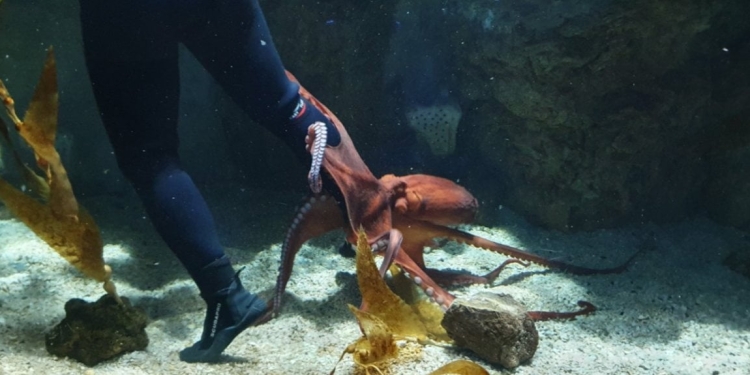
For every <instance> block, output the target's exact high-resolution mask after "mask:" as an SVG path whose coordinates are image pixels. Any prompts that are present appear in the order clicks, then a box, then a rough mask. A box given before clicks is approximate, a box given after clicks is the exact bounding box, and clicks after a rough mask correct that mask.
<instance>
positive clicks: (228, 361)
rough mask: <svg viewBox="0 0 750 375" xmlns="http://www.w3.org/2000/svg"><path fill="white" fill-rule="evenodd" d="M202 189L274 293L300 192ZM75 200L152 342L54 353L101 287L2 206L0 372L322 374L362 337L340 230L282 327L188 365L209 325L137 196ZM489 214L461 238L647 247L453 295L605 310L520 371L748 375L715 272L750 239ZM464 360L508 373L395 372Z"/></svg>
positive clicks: (744, 338) (309, 248)
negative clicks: (535, 222) (75, 311)
mask: <svg viewBox="0 0 750 375" xmlns="http://www.w3.org/2000/svg"><path fill="white" fill-rule="evenodd" d="M205 191H206V192H207V197H208V199H209V204H210V205H211V207H212V209H213V212H214V214H215V216H216V220H217V222H218V225H219V228H220V232H221V235H222V240H223V242H224V244H225V245H226V251H227V253H228V254H229V255H230V256H231V257H232V259H233V261H234V262H235V264H236V265H237V266H239V267H245V270H244V271H243V272H242V273H241V278H242V281H243V283H244V284H245V286H246V287H247V288H248V289H249V290H253V291H259V292H263V293H265V295H267V294H268V293H269V292H270V291H271V289H272V287H273V285H274V283H275V280H276V273H277V268H278V262H279V256H280V243H281V240H282V239H283V237H284V234H285V231H286V226H287V224H288V223H289V221H290V220H291V217H292V216H293V213H294V207H295V205H296V204H297V203H298V202H299V201H300V200H299V199H297V195H298V194H295V193H288V192H268V191H260V190H251V189H242V188H239V187H227V186H223V187H219V188H212V189H206V190H205ZM82 203H83V204H84V205H85V206H86V207H87V208H88V209H89V210H90V211H91V212H92V214H93V215H94V216H95V218H96V219H97V221H98V222H99V225H100V227H101V230H102V236H103V238H104V241H105V244H106V246H105V259H106V261H107V263H109V264H110V265H111V266H112V268H113V269H114V272H115V274H114V277H115V281H116V283H117V286H118V288H119V291H120V294H121V295H123V296H126V297H128V298H130V299H131V301H132V302H133V303H134V304H135V305H136V306H139V307H141V308H143V309H144V310H145V311H146V312H147V314H148V315H149V317H150V319H151V323H150V324H149V326H148V328H147V333H148V335H149V338H150V340H151V341H150V344H149V346H148V348H147V349H146V350H145V351H141V352H134V353H129V354H126V355H124V356H121V357H119V358H116V359H113V360H110V361H107V362H104V363H101V364H99V365H97V366H95V367H91V368H89V367H86V366H84V365H82V364H80V363H78V362H75V361H73V360H69V359H61V358H56V357H54V356H51V355H50V354H48V353H47V351H46V349H45V347H44V334H45V332H47V331H48V330H50V329H51V328H52V327H53V326H54V325H55V324H57V323H58V322H59V321H60V320H61V319H62V318H63V317H64V310H63V306H64V304H65V302H66V301H67V300H69V299H71V298H84V299H86V300H89V301H93V300H96V299H97V298H98V297H100V296H101V295H102V294H103V291H102V289H101V287H100V285H98V284H97V283H95V282H93V281H91V280H88V279H85V278H83V277H82V276H81V275H80V274H79V273H78V272H77V271H76V270H75V269H74V268H72V267H71V266H70V265H68V264H67V263H66V262H65V261H64V260H63V259H62V258H60V257H59V256H58V255H57V254H56V253H55V252H54V251H52V250H51V249H50V248H49V247H47V246H46V245H45V244H44V243H43V242H42V241H40V240H39V239H37V238H36V237H35V236H34V235H33V234H32V233H31V232H30V231H29V230H27V229H26V227H24V226H23V224H21V223H20V222H18V221H16V220H14V219H12V218H10V217H9V215H8V214H7V212H5V213H3V212H2V211H4V208H3V207H1V206H0V257H1V258H0V259H1V260H0V374H86V375H91V374H117V375H120V374H122V375H125V374H327V373H329V372H330V371H331V370H332V369H333V368H334V366H335V365H336V362H337V361H338V359H339V355H340V354H341V352H342V350H343V349H344V348H345V347H346V346H347V345H348V344H349V343H351V342H353V341H354V340H355V339H356V338H357V337H359V335H360V333H359V328H358V326H357V324H356V321H355V320H354V318H353V316H351V314H350V312H349V311H348V310H347V307H346V304H347V303H352V304H357V303H358V298H359V297H358V291H357V286H356V279H355V276H354V262H353V260H352V259H348V258H344V257H342V256H340V255H339V254H338V251H337V249H338V247H339V246H340V245H341V244H342V242H343V236H342V233H332V234H329V235H326V236H324V237H322V238H319V239H316V240H314V241H311V243H308V244H307V245H305V246H304V247H303V248H302V250H301V251H300V253H299V255H298V256H297V259H296V263H295V270H294V274H293V276H292V279H291V282H290V284H289V287H288V289H287V294H286V296H285V301H284V308H283V312H282V314H281V316H280V317H278V318H276V319H274V320H272V321H271V322H269V323H267V324H264V325H261V326H258V327H253V328H251V329H248V330H246V331H245V332H243V333H242V334H241V335H240V336H238V337H237V339H236V340H235V341H234V343H233V344H232V345H231V346H230V347H229V348H227V350H226V351H225V356H224V358H223V360H222V362H221V363H219V364H211V365H209V364H187V363H183V362H181V361H180V360H179V359H178V355H177V353H178V351H179V350H180V349H182V348H184V347H186V346H188V345H190V344H191V343H192V342H194V341H195V340H196V339H197V338H198V337H199V336H200V333H201V332H200V330H201V326H202V321H203V314H204V304H203V302H202V300H201V299H200V298H199V297H198V292H197V289H196V288H195V286H194V285H193V284H192V282H191V280H190V279H189V278H188V276H187V273H186V272H185V271H184V270H183V269H182V267H181V266H180V265H179V264H178V262H177V261H176V259H175V258H174V257H173V255H172V254H171V252H170V251H169V250H168V249H167V248H166V247H165V246H164V245H163V243H162V242H161V240H160V239H159V238H158V237H157V236H156V234H155V232H154V231H153V229H152V228H151V226H150V224H149V222H148V220H146V219H145V217H144V214H143V212H142V209H141V208H140V205H139V204H138V202H137V201H136V200H135V199H134V198H133V197H131V196H120V197H98V198H90V199H86V198H84V199H82ZM485 211H487V210H485ZM485 214H487V213H486V212H485ZM489 214H491V215H498V217H497V219H498V220H500V222H502V223H503V225H502V226H499V227H495V228H488V227H482V226H465V227H463V228H462V229H464V230H467V231H469V232H472V233H475V234H478V235H481V236H485V237H487V238H490V239H492V240H495V241H498V242H502V243H505V244H509V245H512V246H517V247H520V248H523V249H527V250H528V251H531V252H534V253H537V254H540V255H542V256H545V257H549V258H555V259H559V260H563V261H567V262H571V263H575V264H578V265H584V266H589V267H607V266H612V265H615V264H617V263H619V262H621V261H623V260H624V259H626V258H627V257H628V255H630V254H632V253H633V252H635V251H636V250H638V249H645V251H644V253H643V254H642V255H641V256H639V258H638V259H637V261H636V262H635V264H634V265H633V266H631V268H630V269H629V270H628V271H626V272H625V273H622V274H619V275H599V276H574V275H568V274H564V273H559V272H554V271H549V270H546V269H544V268H541V267H537V266H530V267H528V268H523V267H520V266H511V267H510V268H509V269H507V270H505V271H504V272H503V273H502V274H501V275H500V277H499V278H498V280H496V282H495V283H494V285H492V286H491V287H486V286H471V287H465V288H460V289H454V290H453V292H454V293H455V294H456V295H459V296H461V295H467V294H472V293H475V292H477V291H480V290H487V289H489V290H492V291H497V292H502V293H508V294H511V295H513V296H514V297H515V298H516V299H517V300H518V301H520V302H521V303H523V304H524V305H525V306H526V307H527V308H528V309H529V310H558V311H566V310H574V309H576V302H577V301H578V300H587V301H590V302H592V303H593V304H595V305H596V306H597V307H598V308H599V310H598V311H597V312H596V313H595V314H594V315H591V316H587V317H583V318H579V319H577V320H575V321H553V322H538V323H537V329H538V330H539V338H540V342H539V348H538V350H537V352H536V355H535V356H534V358H533V359H532V361H531V362H529V363H526V364H524V365H522V366H520V367H518V368H517V369H515V370H514V371H512V373H513V374H516V375H527V374H528V375H530V374H535V375H542V374H691V375H692V374H706V375H712V374H722V375H729V374H750V280H748V279H747V278H744V277H743V276H741V275H739V274H737V273H735V272H733V271H731V270H729V269H728V268H727V267H726V266H725V265H723V264H722V262H723V260H724V259H725V258H726V257H727V255H728V254H729V253H731V252H732V251H735V250H738V249H742V248H747V247H748V246H750V237H748V235H747V234H746V233H743V232H740V231H736V230H733V229H730V228H727V227H723V226H720V225H717V224H715V223H713V222H712V221H710V220H707V219H705V218H701V217H697V218H690V219H687V220H685V221H683V222H680V223H675V224H665V225H656V224H643V225H639V226H631V227H626V228H620V229H614V230H601V231H595V232H588V233H580V234H573V235H571V234H562V233H557V232H550V231H544V230H540V229H538V228H535V227H533V226H530V225H528V224H527V223H525V222H524V221H523V220H520V219H518V218H517V217H515V216H514V215H513V214H512V213H510V212H508V211H507V210H500V211H498V212H491V213H489ZM503 260H504V257H502V256H500V255H497V254H493V253H489V252H487V251H483V250H480V249H476V248H472V247H467V246H463V245H458V244H455V243H447V244H445V245H444V246H443V247H442V248H441V249H436V250H432V251H430V252H429V253H428V254H427V262H428V265H429V266H431V267H435V268H454V269H466V270H470V271H473V272H475V273H485V272H487V271H489V270H491V269H492V268H494V267H495V266H496V265H498V264H500V263H501V262H502V261H503ZM459 358H467V359H471V360H474V361H476V362H478V363H480V364H482V365H483V366H484V367H485V368H487V369H488V370H489V371H490V373H492V374H503V373H511V371H507V370H503V369H502V368H499V367H496V366H492V365H489V364H488V363H486V362H483V361H482V360H480V359H478V358H476V357H475V356H473V355H472V354H471V353H470V352H466V351H462V350H457V349H453V348H443V347H435V346H427V347H423V348H422V349H421V353H420V354H418V355H417V356H416V358H414V359H412V360H409V361H405V362H403V363H401V364H399V365H396V366H393V367H391V368H390V372H391V373H393V374H424V375H426V374H429V373H430V372H431V371H433V370H435V369H436V368H438V367H440V366H441V365H443V364H445V363H447V362H450V361H452V360H454V359H459ZM336 368H337V370H336V374H342V375H343V374H352V373H355V369H354V366H353V364H352V362H351V359H350V357H345V358H344V360H343V361H342V362H341V363H340V364H338V366H337V367H336Z"/></svg>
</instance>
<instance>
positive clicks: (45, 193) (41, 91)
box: [0, 47, 120, 301]
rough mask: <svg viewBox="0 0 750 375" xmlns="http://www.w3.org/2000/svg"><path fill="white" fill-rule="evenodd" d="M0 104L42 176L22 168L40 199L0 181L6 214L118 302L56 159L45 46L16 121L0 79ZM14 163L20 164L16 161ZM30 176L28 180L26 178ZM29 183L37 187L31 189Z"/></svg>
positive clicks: (90, 228) (53, 80) (54, 94)
mask: <svg viewBox="0 0 750 375" xmlns="http://www.w3.org/2000/svg"><path fill="white" fill-rule="evenodd" d="M0 101H2V103H3V104H4V106H5V109H6V112H7V114H8V117H10V119H11V121H12V122H13V124H14V125H15V128H16V130H17V131H18V134H19V135H20V136H21V138H22V139H23V140H24V141H25V142H26V143H27V144H28V145H29V146H30V147H31V148H32V149H33V151H34V155H35V157H36V164H37V166H38V167H39V169H40V170H42V171H43V172H44V175H45V176H44V178H41V177H39V176H37V175H36V174H35V173H34V172H33V171H32V170H31V169H30V168H28V167H25V168H23V170H24V174H25V177H26V180H27V182H29V181H32V183H30V186H32V189H36V190H38V191H36V194H37V196H38V197H39V198H40V199H41V201H39V200H36V199H34V198H33V197H30V196H28V195H26V194H24V193H23V192H22V191H20V190H19V189H17V188H15V187H13V186H12V185H11V184H10V183H8V182H7V181H5V180H3V179H2V178H0V200H2V201H3V203H5V205H6V206H7V207H8V209H9V210H10V212H11V213H12V214H13V215H15V216H16V217H17V218H18V219H19V220H21V221H22V222H23V223H24V224H26V226H28V227H29V228H30V229H31V230H32V231H33V232H34V233H35V234H36V235H37V236H39V237H40V238H41V239H42V240H44V241H45V242H46V243H47V244H48V245H49V246H50V247H52V248H53V249H55V251H57V253H58V254H60V255H61V256H62V257H63V258H65V260H67V261H68V262H69V263H71V264H72V265H73V266H75V267H76V268H77V269H78V270H80V271H81V272H82V273H83V274H84V275H86V276H88V277H91V278H93V279H95V280H97V281H100V282H103V283H104V289H105V290H106V291H107V293H108V294H110V295H112V296H113V297H114V298H115V299H117V300H118V301H120V298H119V296H118V295H117V291H116V289H115V286H114V283H113V282H112V280H111V275H112V269H111V268H110V267H109V266H108V265H106V264H104V260H103V258H102V249H103V244H102V240H101V236H100V234H99V229H98V227H97V226H96V224H95V222H94V220H93V218H92V217H91V215H89V214H88V213H87V212H86V211H85V210H84V209H82V208H81V207H79V205H78V202H77V201H76V198H75V195H74V194H73V188H72V186H71V184H70V181H69V180H68V175H67V172H66V171H65V167H64V166H63V164H62V162H61V161H60V155H59V154H58V153H57V150H56V149H55V146H54V144H55V135H56V132H57V113H58V106H59V104H58V91H57V72H56V64H55V56H54V52H53V49H52V48H51V47H50V48H49V50H48V51H47V59H46V61H45V64H44V68H43V70H42V74H41V77H40V79H39V83H38V84H37V86H36V89H35V91H34V96H33V97H32V100H31V103H30V104H29V108H28V109H27V111H26V113H25V115H24V120H23V121H22V120H21V119H20V118H19V117H18V115H17V114H16V111H15V106H14V103H15V102H14V100H13V98H12V97H11V96H10V93H9V92H8V90H7V88H6V87H5V84H4V83H3V82H2V80H0ZM2 125H3V126H2V128H3V129H5V131H3V138H5V140H6V141H8V143H9V144H10V145H11V147H12V143H10V137H9V136H8V134H7V128H6V126H5V125H4V124H2ZM14 155H15V157H16V162H17V163H18V164H23V163H22V162H21V161H20V158H18V156H17V153H15V150H14ZM32 175H33V176H32ZM35 184H38V186H36V185H35Z"/></svg>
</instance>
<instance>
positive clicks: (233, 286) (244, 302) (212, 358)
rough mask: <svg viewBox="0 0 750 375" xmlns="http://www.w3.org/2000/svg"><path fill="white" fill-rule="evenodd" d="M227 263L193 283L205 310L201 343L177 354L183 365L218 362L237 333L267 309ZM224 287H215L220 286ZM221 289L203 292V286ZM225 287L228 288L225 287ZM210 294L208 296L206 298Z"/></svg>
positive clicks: (220, 262) (218, 263)
mask: <svg viewBox="0 0 750 375" xmlns="http://www.w3.org/2000/svg"><path fill="white" fill-rule="evenodd" d="M240 272H242V270H240V271H238V272H237V273H234V270H233V269H232V266H231V263H230V262H229V259H228V258H226V257H222V258H220V259H217V260H216V261H214V262H212V263H211V264H209V265H208V266H206V267H204V268H203V270H201V275H198V277H197V278H196V282H197V283H198V285H199V288H201V297H203V299H204V300H205V301H206V305H207V306H208V310H207V312H206V319H205V320H204V322H203V334H202V335H201V339H200V341H198V342H196V343H195V344H193V345H192V346H190V347H189V348H186V349H183V350H182V351H180V360H182V361H185V362H218V361H219V358H220V357H221V353H222V352H223V351H224V349H226V347H227V346H229V344H231V343H232V340H234V338H235V337H237V335H239V334H240V332H242V331H244V330H245V329H246V328H247V327H249V326H250V325H252V324H253V323H254V322H255V321H256V320H258V318H260V317H262V316H264V315H265V313H266V311H267V310H268V306H267V304H266V302H265V301H263V299H261V298H260V297H258V296H257V295H255V294H252V293H250V292H248V291H247V290H245V288H243V287H242V282H241V281H240V278H239V274H240ZM222 280H223V281H224V283H223V284H217V282H222ZM212 283H213V284H214V285H224V287H222V288H221V289H219V290H218V291H216V292H213V293H210V292H206V291H205V290H204V288H207V287H206V285H211V284H212ZM227 285H228V286H227ZM209 293H210V294H209Z"/></svg>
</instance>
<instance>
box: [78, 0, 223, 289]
mask: <svg viewBox="0 0 750 375" xmlns="http://www.w3.org/2000/svg"><path fill="white" fill-rule="evenodd" d="M80 3H81V23H82V32H83V41H84V49H85V56H86V64H87V67H88V70H89V76H90V78H91V82H92V87H93V90H94V95H95V97H96V102H97V105H98V108H99V112H100V114H101V118H102V121H103V123H104V126H105V128H106V130H107V134H108V136H109V139H110V141H111V143H112V147H113V148H114V151H115V156H116V158H117V162H118V165H119V167H120V170H121V171H122V173H123V175H124V176H125V177H126V178H127V179H128V180H129V181H130V182H131V183H132V185H133V186H134V188H135V190H136V191H137V192H138V195H139V196H140V198H141V200H142V201H143V204H144V206H145V209H146V211H147V213H148V215H149V217H150V219H151V221H152V222H153V224H154V226H155V227H156V230H157V231H158V233H159V234H160V235H161V236H162V238H163V239H164V240H165V242H166V243H167V245H168V246H169V248H170V249H171V250H172V251H173V252H174V253H175V254H176V255H177V257H178V258H179V260H180V261H181V262H182V263H183V264H184V265H185V267H186V268H187V270H188V272H189V273H190V274H191V276H193V278H194V279H196V283H198V286H199V288H200V289H201V291H202V292H205V291H206V290H207V289H208V290H215V289H216V288H217V286H214V285H210V284H211V283H209V282H201V280H200V279H199V278H197V276H198V275H199V273H200V270H201V269H202V268H203V267H205V266H206V265H208V264H209V263H211V262H213V261H214V260H216V259H219V258H221V257H222V256H223V255H224V252H223V249H222V247H221V245H220V243H219V238H218V235H217V232H216V229H215V225H214V220H213V217H212V215H211V213H210V212H209V209H208V207H207V205H206V203H205V201H204V200H203V197H202V196H201V194H200V192H199V191H198V189H197V188H196V186H195V184H194V183H193V181H192V180H191V178H190V177H189V176H188V175H187V173H185V171H184V170H183V169H182V167H181V166H180V158H179V156H178V136H177V119H178V106H179V92H180V87H179V72H178V61H177V60H178V59H177V46H178V44H177V43H178V41H177V38H176V34H175V29H174V13H173V12H171V11H170V9H169V7H168V6H166V3H167V2H166V1H162V0H153V1H114V2H113V1H101V0H81V2H80ZM206 284H209V285H206ZM223 286H224V285H220V286H219V287H223Z"/></svg>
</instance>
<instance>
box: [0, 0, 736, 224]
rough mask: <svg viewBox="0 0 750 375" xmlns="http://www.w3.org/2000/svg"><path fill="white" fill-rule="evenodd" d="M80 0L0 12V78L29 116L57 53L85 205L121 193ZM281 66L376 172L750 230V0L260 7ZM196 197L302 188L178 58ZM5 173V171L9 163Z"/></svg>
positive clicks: (566, 220) (579, 220) (394, 0)
mask: <svg viewBox="0 0 750 375" xmlns="http://www.w3.org/2000/svg"><path fill="white" fill-rule="evenodd" d="M76 3H77V2H65V4H64V5H62V2H58V1H52V0H44V1H42V0H38V1H30V0H26V1H13V0H5V1H4V2H3V4H2V6H0V76H1V77H2V79H3V80H5V82H6V84H7V85H8V87H9V89H11V90H12V91H13V93H14V96H15V97H16V98H18V99H19V103H18V108H19V109H21V110H23V108H25V106H26V103H23V102H21V100H25V99H26V98H29V97H30V94H31V92H32V90H33V87H34V83H35V82H36V79H37V77H38V74H39V71H40V69H41V66H42V62H43V59H44V54H45V49H46V47H47V46H49V45H54V47H55V50H56V52H57V61H58V68H59V77H60V78H59V79H60V91H61V92H60V101H61V110H60V129H59V131H58V134H59V139H58V143H59V144H60V147H59V149H61V150H62V151H61V152H62V153H63V155H62V156H63V161H64V162H65V163H66V165H67V166H68V169H69V172H70V175H71V180H72V181H73V183H74V184H75V185H76V190H77V192H78V193H79V194H84V195H93V194H102V193H107V194H109V193H117V192H124V191H128V189H130V188H129V186H128V185H127V184H126V183H125V182H124V181H122V178H121V177H120V175H119V173H118V172H117V167H116V165H115V162H114V157H113V156H112V154H111V149H110V147H109V145H108V142H107V141H106V136H105V133H104V131H103V129H102V126H101V124H100V121H99V119H98V116H97V113H96V106H95V103H94V100H93V96H92V94H91V90H90V87H89V83H88V80H87V76H86V71H85V66H84V64H83V57H82V47H81V43H80V30H79V25H78V19H77V17H78V16H77V9H76V6H77V4H76ZM261 5H262V6H263V7H264V9H265V11H266V15H267V17H268V21H269V24H270V26H271V30H272V31H273V32H274V40H275V43H276V45H277V47H278V49H279V51H280V53H281V55H282V58H283V60H284V62H285V65H286V67H287V68H288V69H289V70H290V71H292V72H293V73H294V74H295V75H296V76H297V77H298V78H299V79H300V81H301V82H302V83H303V84H304V85H305V86H306V87H307V88H308V89H309V90H310V91H311V92H312V93H313V94H315V95H316V96H317V97H318V98H319V99H321V100H322V101H323V102H324V103H326V105H328V106H329V107H330V108H331V109H332V110H333V111H334V112H335V113H336V114H337V115H338V116H339V117H340V118H341V120H342V121H343V123H344V124H345V125H346V126H347V129H348V131H349V133H350V135H351V136H352V138H353V140H354V142H355V144H356V146H357V147H358V149H359V151H360V153H361V154H362V156H363V158H364V160H365V161H366V162H367V163H368V164H369V166H370V167H371V169H372V170H373V172H374V173H375V174H376V175H382V174H385V173H397V174H405V173H415V172H425V173H430V174H435V175H441V176H445V177H449V178H451V179H454V180H456V181H458V182H459V183H461V184H462V185H464V186H466V187H467V188H468V189H469V190H470V191H472V192H473V193H474V194H475V195H476V196H477V197H478V198H479V200H480V204H481V206H480V207H481V213H482V215H481V217H480V220H483V221H486V222H488V223H493V221H494V220H497V217H498V215H496V211H497V210H498V208H499V207H500V206H502V207H509V208H511V209H512V210H513V211H515V212H516V213H518V214H520V215H522V216H523V217H525V218H527V219H528V220H530V221H532V222H534V223H536V224H539V225H542V226H544V227H548V228H553V229H559V230H564V231H577V230H589V229H595V228H602V227H612V226H617V225H621V224H625V223H630V222H645V221H669V220H676V219H680V218H684V217H685V216H686V215H691V214H695V213H704V212H705V213H708V214H710V216H711V217H712V218H714V219H715V220H717V221H719V222H722V223H727V224H731V225H734V226H737V227H740V228H744V229H748V228H750V177H748V176H750V173H747V170H748V167H749V166H750V155H749V153H750V149H749V148H748V144H749V143H750V130H748V128H750V124H749V122H750V120H748V119H749V118H750V116H749V115H750V90H748V87H749V86H750V73H748V72H750V24H748V23H747V22H746V20H745V19H744V18H745V15H746V14H750V3H748V2H747V1H743V0H733V1H722V2H711V1H691V2H685V1H683V2H675V1H666V0H658V1H595V0H586V1H566V2H548V1H538V0H527V1H493V0H473V1H467V0H455V1H447V0H446V1H440V0H423V1H416V0H415V1H404V0H384V1H344V0H327V1H319V2H309V1H302V0H290V1H284V2H279V1H270V0H263V1H261ZM183 57H184V59H183V60H182V61H183V64H182V65H183V66H182V72H181V73H182V76H183V85H182V104H183V105H182V109H181V118H180V120H181V121H182V122H181V132H182V139H181V142H182V143H181V145H182V151H183V156H184V161H185V164H186V166H187V168H188V170H190V171H191V172H192V173H193V177H194V178H195V179H196V180H197V181H199V182H200V183H204V184H206V183H220V182H222V181H229V180H241V181H243V182H244V183H247V184H251V185H257V186H268V187H280V186H285V187H287V186H291V187H294V188H299V190H300V194H302V193H303V192H304V189H305V168H304V167H302V166H299V165H297V162H296V161H295V159H294V158H293V156H292V154H291V153H290V152H289V151H288V150H287V149H286V148H285V146H283V145H282V144H281V143H280V142H277V141H276V140H275V139H274V138H273V137H272V136H270V134H269V133H268V132H267V131H265V130H264V129H262V128H261V127H259V126H258V125H257V124H252V123H251V122H250V121H249V120H247V119H246V118H245V117H244V114H242V113H239V111H238V110H237V109H236V108H235V107H234V105H233V103H231V102H230V101H229V100H228V99H226V97H225V96H224V95H223V93H222V92H221V90H220V89H219V88H218V87H217V86H216V84H215V83H214V82H213V80H212V79H211V78H210V77H209V76H208V75H207V74H206V73H205V72H204V71H203V69H202V68H201V67H200V66H199V64H198V63H197V62H195V61H194V60H193V59H192V57H191V56H190V55H189V52H187V51H183ZM4 169H5V171H4V173H11V172H12V170H11V168H10V166H6V167H4Z"/></svg>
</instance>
